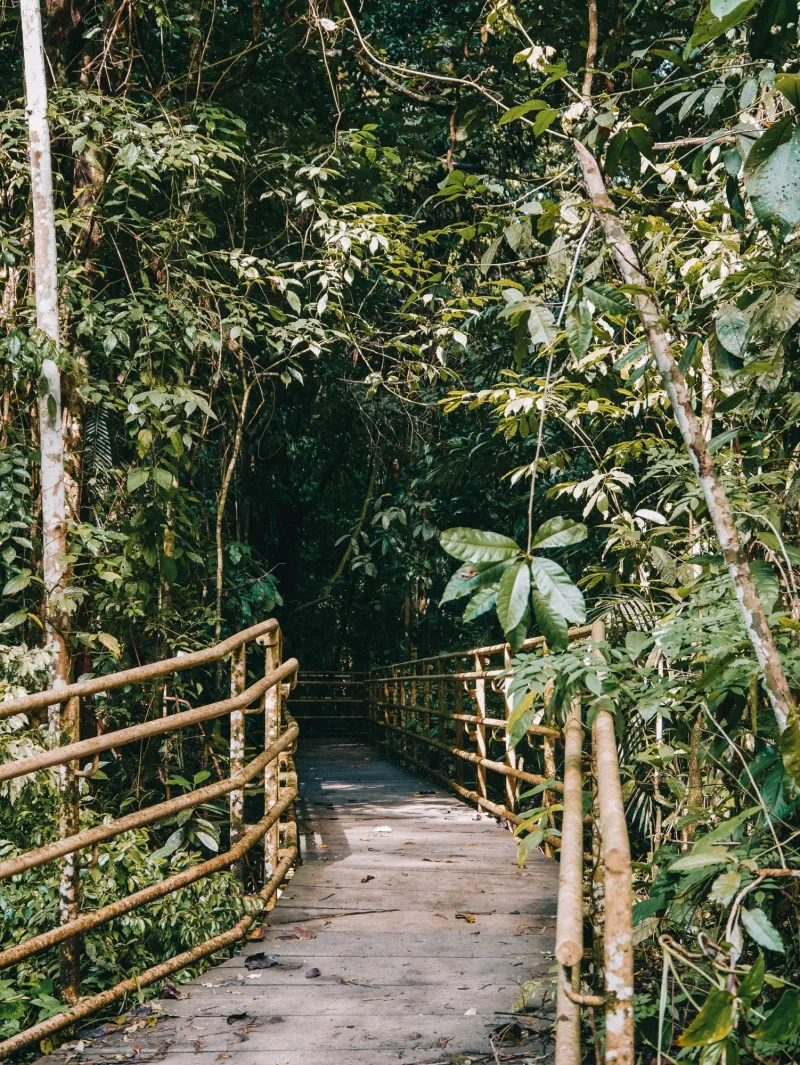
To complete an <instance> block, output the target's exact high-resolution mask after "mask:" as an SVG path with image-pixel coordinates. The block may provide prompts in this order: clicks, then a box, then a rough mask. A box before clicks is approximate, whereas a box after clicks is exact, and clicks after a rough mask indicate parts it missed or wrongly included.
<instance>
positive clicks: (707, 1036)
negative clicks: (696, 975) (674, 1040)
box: [678, 991, 733, 1047]
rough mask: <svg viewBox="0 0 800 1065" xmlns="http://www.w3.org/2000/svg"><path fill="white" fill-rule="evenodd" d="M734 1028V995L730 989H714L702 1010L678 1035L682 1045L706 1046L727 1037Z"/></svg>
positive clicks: (679, 1042)
mask: <svg viewBox="0 0 800 1065" xmlns="http://www.w3.org/2000/svg"><path fill="white" fill-rule="evenodd" d="M732 1029H733V995H732V993H731V992H730V991H712V992H711V993H710V994H709V996H708V998H707V999H706V1000H705V1002H704V1003H703V1005H702V1008H701V1010H700V1012H699V1013H698V1014H697V1016H696V1017H695V1019H694V1020H693V1021H692V1023H691V1024H690V1025H689V1027H688V1028H687V1029H686V1031H685V1032H684V1033H683V1035H680V1036H678V1045H679V1046H682V1047H706V1046H709V1045H710V1044H711V1043H718V1042H719V1041H720V1040H721V1039H725V1037H726V1036H727V1035H728V1033H729V1032H730V1031H731V1030H732Z"/></svg>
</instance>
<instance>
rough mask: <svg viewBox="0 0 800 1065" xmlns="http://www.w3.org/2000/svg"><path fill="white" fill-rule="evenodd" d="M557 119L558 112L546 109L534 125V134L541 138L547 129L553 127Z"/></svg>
mask: <svg viewBox="0 0 800 1065" xmlns="http://www.w3.org/2000/svg"><path fill="white" fill-rule="evenodd" d="M557 118H558V111H556V110H555V109H554V108H552V107H546V108H545V109H544V110H543V111H540V112H539V114H538V115H537V116H536V119H535V121H534V123H533V132H534V134H535V135H536V136H537V137H539V136H540V135H541V134H542V133H544V131H545V130H546V129H548V128H549V127H550V126H552V124H553V122H555V120H556V119H557Z"/></svg>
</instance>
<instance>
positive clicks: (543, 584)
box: [531, 557, 586, 625]
mask: <svg viewBox="0 0 800 1065" xmlns="http://www.w3.org/2000/svg"><path fill="white" fill-rule="evenodd" d="M531 573H532V574H533V579H534V581H535V582H536V587H537V588H538V590H539V594H540V595H541V597H542V599H544V601H545V602H546V603H547V604H548V606H549V607H550V609H551V610H554V611H555V612H556V613H557V614H560V615H561V617H563V618H565V619H566V620H567V621H571V622H573V624H575V625H582V624H583V623H584V621H586V605H585V603H584V601H583V594H582V592H581V590H580V588H578V586H577V585H576V584H574V583H573V580H572V578H571V577H570V576H569V574H568V573H567V572H566V571H565V570H563V569H562V568H561V566H559V565H558V563H557V562H553V561H552V560H551V559H549V558H538V557H537V558H532V559H531Z"/></svg>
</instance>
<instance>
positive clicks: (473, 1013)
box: [464, 1006, 478, 1017]
mask: <svg viewBox="0 0 800 1065" xmlns="http://www.w3.org/2000/svg"><path fill="white" fill-rule="evenodd" d="M477 1012H478V1011H477V1009H476V1008H475V1006H470V1008H469V1009H468V1010H464V1016H465V1017H474V1016H476V1014H477Z"/></svg>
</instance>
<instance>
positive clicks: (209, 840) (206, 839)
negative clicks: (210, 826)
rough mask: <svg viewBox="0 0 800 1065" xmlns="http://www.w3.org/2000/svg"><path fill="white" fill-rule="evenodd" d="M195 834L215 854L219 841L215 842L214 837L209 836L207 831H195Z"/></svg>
mask: <svg viewBox="0 0 800 1065" xmlns="http://www.w3.org/2000/svg"><path fill="white" fill-rule="evenodd" d="M195 836H197V838H198V839H199V840H200V842H201V843H202V844H203V846H204V847H208V849H209V850H210V851H213V852H214V853H215V854H216V853H217V851H218V850H219V843H217V841H216V840H215V839H214V837H213V836H210V835H209V834H208V832H195Z"/></svg>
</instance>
